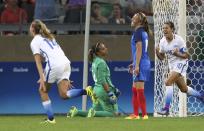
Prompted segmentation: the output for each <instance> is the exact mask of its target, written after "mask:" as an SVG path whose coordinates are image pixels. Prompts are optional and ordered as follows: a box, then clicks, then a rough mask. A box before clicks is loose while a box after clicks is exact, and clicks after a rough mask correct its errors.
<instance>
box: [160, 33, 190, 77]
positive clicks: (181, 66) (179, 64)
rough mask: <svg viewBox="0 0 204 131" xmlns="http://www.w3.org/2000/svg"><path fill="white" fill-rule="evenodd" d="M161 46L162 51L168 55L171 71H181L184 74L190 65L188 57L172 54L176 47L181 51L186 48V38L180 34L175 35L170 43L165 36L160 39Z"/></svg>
mask: <svg viewBox="0 0 204 131" xmlns="http://www.w3.org/2000/svg"><path fill="white" fill-rule="evenodd" d="M159 48H160V53H165V54H166V55H167V59H168V63H169V69H170V71H176V72H179V73H181V74H182V75H183V76H184V75H185V73H186V70H187V67H188V59H183V58H180V57H177V56H175V55H173V54H172V53H173V50H175V49H176V48H177V49H179V51H181V52H182V50H186V43H185V42H184V40H183V39H182V38H181V37H180V36H178V35H174V39H173V40H172V41H171V42H169V43H168V42H167V40H166V38H165V37H163V38H162V39H161V41H160V44H159ZM184 52H185V51H184Z"/></svg>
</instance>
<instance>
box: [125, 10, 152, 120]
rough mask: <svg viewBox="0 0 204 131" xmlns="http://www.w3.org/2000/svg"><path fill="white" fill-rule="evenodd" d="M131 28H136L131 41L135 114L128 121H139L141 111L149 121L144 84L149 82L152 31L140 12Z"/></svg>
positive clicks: (130, 70)
mask: <svg viewBox="0 0 204 131" xmlns="http://www.w3.org/2000/svg"><path fill="white" fill-rule="evenodd" d="M131 27H133V28H134V31H133V33H132V39H131V50H132V64H131V65H130V66H129V72H130V73H131V74H132V76H133V84H132V93H133V96H132V105H133V110H134V113H133V114H131V115H130V116H128V117H126V119H139V118H140V117H139V109H141V111H142V118H143V119H148V115H147V112H146V99H145V95H144V83H145V82H146V81H148V80H149V74H150V59H149V56H148V52H147V49H148V40H149V35H150V34H151V31H150V29H149V25H148V22H147V18H146V16H145V14H143V13H142V12H139V13H137V14H135V15H134V16H133V17H132V22H131Z"/></svg>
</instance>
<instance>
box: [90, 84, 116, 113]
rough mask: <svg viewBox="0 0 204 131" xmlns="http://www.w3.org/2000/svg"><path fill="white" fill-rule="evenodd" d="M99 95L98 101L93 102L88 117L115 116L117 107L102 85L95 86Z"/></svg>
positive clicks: (97, 95)
mask: <svg viewBox="0 0 204 131" xmlns="http://www.w3.org/2000/svg"><path fill="white" fill-rule="evenodd" d="M94 93H95V95H96V97H97V103H93V106H92V108H90V109H89V112H88V115H87V117H113V116H115V113H116V112H117V108H115V106H114V105H113V104H111V103H110V101H109V97H108V94H107V92H106V91H105V90H104V88H103V87H102V86H98V87H95V88H94Z"/></svg>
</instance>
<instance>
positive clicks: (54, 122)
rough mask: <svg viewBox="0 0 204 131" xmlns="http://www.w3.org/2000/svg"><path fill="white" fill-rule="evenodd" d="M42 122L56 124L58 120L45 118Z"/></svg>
mask: <svg viewBox="0 0 204 131" xmlns="http://www.w3.org/2000/svg"><path fill="white" fill-rule="evenodd" d="M40 124H56V121H55V119H53V120H49V119H45V120H44V121H43V122H41V123H40Z"/></svg>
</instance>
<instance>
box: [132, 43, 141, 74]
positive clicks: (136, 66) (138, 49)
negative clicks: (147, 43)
mask: <svg viewBox="0 0 204 131" xmlns="http://www.w3.org/2000/svg"><path fill="white" fill-rule="evenodd" d="M141 56H142V42H141V41H138V42H137V43H136V65H135V70H134V71H133V73H134V74H135V75H138V74H139V71H140V67H139V66H140V60H141Z"/></svg>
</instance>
